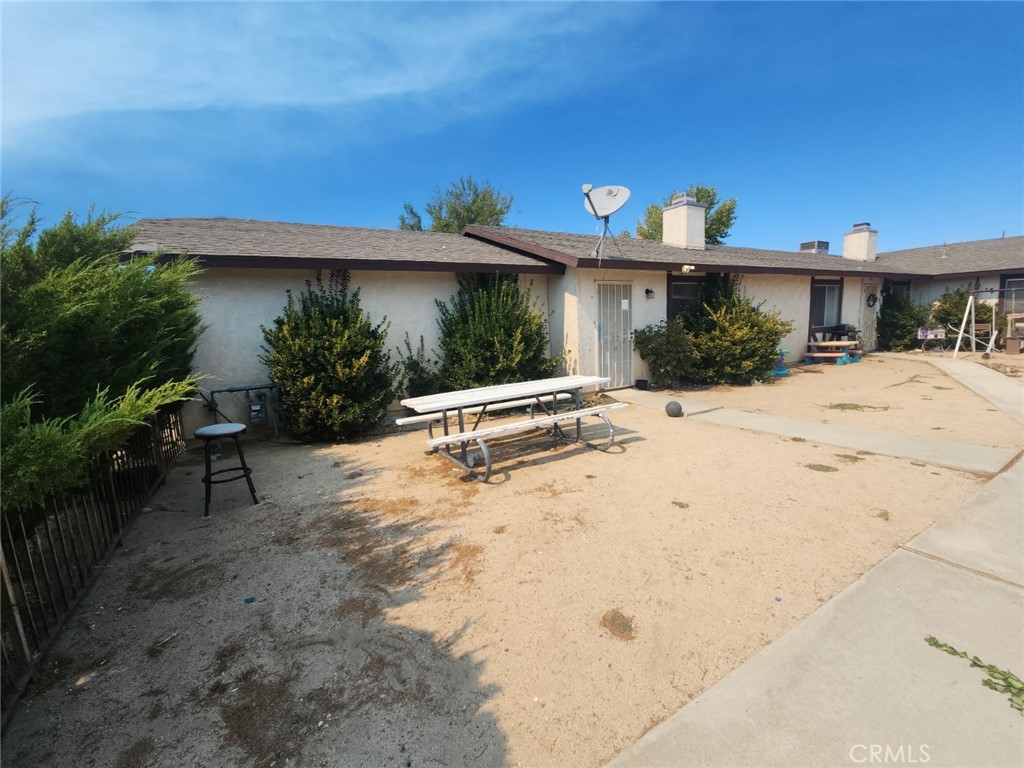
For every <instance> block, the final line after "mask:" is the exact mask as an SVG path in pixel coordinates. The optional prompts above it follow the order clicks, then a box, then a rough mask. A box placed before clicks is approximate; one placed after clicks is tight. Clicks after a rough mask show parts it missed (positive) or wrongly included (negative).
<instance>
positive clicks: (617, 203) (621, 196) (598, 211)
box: [582, 184, 629, 268]
mask: <svg viewBox="0 0 1024 768" xmlns="http://www.w3.org/2000/svg"><path fill="white" fill-rule="evenodd" d="M582 189H583V207H584V208H586V209H587V213H589V214H590V215H591V216H595V217H597V218H598V219H601V221H603V222H604V230H603V231H602V232H601V238H600V239H599V240H598V241H597V246H596V247H595V248H594V250H593V251H592V252H591V254H590V255H591V257H592V258H595V259H597V266H598V267H599V268H600V266H601V246H602V245H603V244H604V238H605V236H606V235H607V234H608V220H609V219H610V218H611V215H612V214H613V213H615V212H616V211H618V210H619V209H620V208H622V206H624V205H625V204H626V201H628V200H629V190H628V189H626V188H625V187H614V186H612V187H598V188H597V189H594V185H593V184H584V185H583V187H582ZM613 242H614V238H613ZM615 248H616V250H618V252H619V256H622V249H621V248H619V244H618V243H615Z"/></svg>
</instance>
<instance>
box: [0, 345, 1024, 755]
mask: <svg viewBox="0 0 1024 768" xmlns="http://www.w3.org/2000/svg"><path fill="white" fill-rule="evenodd" d="M876 359H877V362H876V361H875V360H876ZM681 396H683V397H693V398H694V399H698V400H701V401H711V400H715V401H720V402H722V403H723V404H726V405H728V406H729V407H731V408H738V409H745V410H752V411H753V410H756V411H760V412H769V413H777V414H781V415H787V416H793V417H797V418H804V419H809V420H817V421H829V422H834V423H843V424H856V425H860V426H865V427H870V428H876V429H879V430H883V431H886V432H892V433H895V434H909V435H926V436H928V437H933V438H936V439H948V440H958V441H964V442H976V443H979V444H986V445H996V446H1020V447H1024V436H1022V431H1021V428H1020V425H1017V424H1013V423H1011V422H1010V421H1009V419H1007V418H1006V417H1005V416H1002V415H1001V414H998V413H995V412H993V411H992V410H991V407H990V406H989V404H988V403H987V402H985V401H984V400H982V399H980V398H979V397H977V396H975V395H974V394H973V393H971V392H969V391H967V390H965V389H964V388H962V387H961V386H960V385H958V384H957V383H956V382H954V381H952V380H950V379H948V378H947V377H945V376H944V375H943V374H941V373H939V372H938V371H937V370H936V369H935V368H933V367H931V366H930V365H928V364H927V363H924V362H920V361H917V360H905V359H895V358H887V359H885V361H884V362H882V358H873V357H872V356H869V357H868V358H867V359H866V360H865V361H864V362H862V363H860V364H858V365H850V366H842V367H836V366H816V367H815V368H814V369H813V372H812V371H810V370H808V371H801V372H799V373H794V374H793V375H792V376H790V377H788V378H787V379H785V380H783V381H781V382H780V383H779V384H777V385H771V386H763V387H753V388H742V389H740V388H737V389H728V388H719V389H715V390H709V391H703V392H699V393H698V392H692V393H682V395H681ZM834 403H854V404H859V405H861V406H870V407H863V408H839V409H835V408H830V407H829V405H830V404H834ZM613 416H614V421H615V423H616V424H617V426H619V427H620V438H619V445H618V447H617V448H616V449H613V450H611V451H608V452H598V451H593V450H589V449H586V448H583V447H579V446H572V445H554V444H553V443H552V441H551V439H550V438H549V437H547V436H544V435H536V436H529V437H523V436H520V437H517V438H515V439H510V440H507V441H503V442H502V443H496V444H495V445H494V447H493V454H494V455H495V457H496V461H497V465H498V471H497V472H496V476H495V477H494V478H493V479H492V483H491V484H489V485H487V486H484V485H482V484H480V483H478V482H475V481H467V480H466V479H464V478H463V477H462V475H461V474H460V472H459V471H458V470H457V469H456V468H454V467H452V466H451V465H449V464H447V463H446V462H444V461H443V460H442V459H440V458H439V457H437V456H432V455H429V454H428V453H427V452H426V443H425V440H424V437H425V433H424V432H409V433H400V434H391V435H387V436H381V437H378V438H373V439H369V440H365V441H362V442H359V443H353V444H345V445H336V446H328V447H322V446H321V447H316V446H289V445H279V444H273V443H267V442H259V441H250V442H249V443H248V447H247V457H248V459H249V461H250V464H251V465H252V466H254V467H255V469H256V472H255V475H254V479H255V482H256V486H257V490H258V491H259V493H260V496H261V503H260V504H259V505H258V506H252V505H251V504H250V503H249V500H248V498H247V495H246V490H245V485H244V483H235V484H230V485H223V486H219V487H217V488H215V496H214V505H213V513H212V515H211V517H210V518H208V519H204V518H203V517H202V494H203V491H202V485H201V482H200V477H201V474H202V468H201V454H200V453H199V452H198V450H196V449H195V448H193V449H192V450H191V451H190V452H189V453H188V454H187V455H186V456H185V457H184V458H183V459H182V461H181V462H180V463H179V465H178V466H177V467H176V468H175V469H174V470H173V471H172V472H171V474H170V475H169V477H168V480H167V482H166V484H165V486H164V487H163V488H162V489H161V490H160V491H159V492H158V493H157V495H156V496H155V497H154V499H153V500H152V502H151V504H150V507H149V508H148V511H146V512H145V513H143V514H142V515H141V516H140V517H139V518H138V519H137V520H136V521H135V523H134V524H133V526H132V527H131V529H130V531H129V532H128V534H127V538H126V542H125V544H126V547H125V548H124V549H123V550H119V551H118V552H117V553H116V554H115V555H114V556H113V557H112V558H111V560H110V562H109V564H108V565H107V567H106V569H105V571H106V572H105V573H104V574H103V575H102V576H101V577H100V579H99V580H98V581H97V583H96V585H95V587H94V588H93V590H92V591H91V593H90V594H89V595H88V596H87V597H86V599H85V600H84V601H83V603H82V604H81V605H80V606H79V609H78V610H77V611H76V612H75V614H73V616H72V617H71V618H70V620H69V622H68V624H67V628H66V631H65V632H64V634H63V636H62V637H61V638H60V639H59V641H58V642H57V643H56V644H55V646H54V648H53V649H52V651H51V653H50V654H49V655H48V657H47V659H46V660H45V662H44V663H43V664H42V666H41V672H40V674H39V676H38V679H37V680H36V681H35V683H34V684H33V685H32V687H31V689H30V690H29V691H28V692H27V694H26V696H25V697H24V699H23V700H22V702H21V705H20V709H19V711H17V712H16V713H15V715H14V717H13V718H12V720H11V722H10V724H9V727H8V728H7V729H6V732H5V733H4V737H3V762H4V765H5V766H11V767H12V768H14V767H15V766H19V767H20V766H45V765H55V766H56V765H59V766H67V765H76V766H116V767H117V768H142V767H143V766H221V765H224V766H232V765H256V766H283V765H303V766H306V765H308V766H363V765H365V766H378V765H393V766H408V767H409V768H411V767H412V766H462V765H465V766H502V765H510V766H512V765H522V766H599V765H601V764H603V762H605V761H606V760H608V759H609V758H611V757H612V756H613V755H615V754H616V753H617V752H618V751H619V750H621V749H622V748H624V747H625V746H627V745H628V744H630V743H632V742H633V741H635V740H636V739H637V738H639V737H640V736H641V735H642V734H643V733H644V732H645V731H647V730H648V729H649V728H650V727H651V726H653V725H654V724H656V723H657V722H659V721H661V720H662V719H664V718H665V717H667V716H668V715H670V714H671V713H672V712H674V711H675V710H676V709H678V708H679V707H681V706H683V705H685V704H686V703H687V702H688V701H689V700H691V699H692V698H694V697H695V696H697V695H698V694H699V693H700V692H702V691H703V690H705V689H706V688H708V687H709V686H711V685H713V684H714V683H715V682H716V681H717V680H719V679H721V678H722V677H723V676H724V675H726V674H728V672H729V671H731V670H732V669H734V668H735V667H736V666H738V665H739V664H740V663H742V662H743V661H744V660H745V659H747V658H748V657H749V656H750V655H751V654H753V653H754V652H755V651H757V650H758V649H759V648H760V647H762V646H764V645H765V644H766V643H769V642H771V641H772V640H773V639H774V638H776V637H778V636H779V635H780V634H782V633H783V632H785V631H786V630H787V629H789V628H791V627H792V626H794V625H795V624H796V623H797V622H799V621H800V620H801V619H802V618H804V617H805V616H807V615H808V614H809V613H811V612H812V611H814V610H815V608H817V607H818V606H819V605H820V604H821V603H823V602H824V601H826V600H828V599H829V598H831V597H832V596H833V595H835V594H836V593H837V592H839V591H840V590H842V589H843V588H844V587H846V586H848V585H849V584H850V583H852V582H853V581H855V580H856V579H857V578H858V577H859V576H860V575H861V574H863V573H864V572H865V571H866V570H867V569H869V568H871V567H872V566H873V565H874V564H876V563H877V562H878V561H880V560H881V559H882V558H884V557H885V556H886V555H888V554H889V553H890V552H892V551H893V550H894V549H896V548H897V547H899V546H900V545H901V544H902V543H904V542H906V541H907V540H908V539H910V538H911V537H912V536H914V535H915V534H916V533H918V532H919V531H921V530H923V529H924V528H926V527H927V526H928V525H929V524H930V523H931V522H932V521H934V520H935V519H937V518H939V517H941V516H943V515H945V514H947V513H949V512H951V511H952V510H953V509H955V508H956V507H957V506H958V505H959V504H960V502H961V501H963V500H964V499H965V498H966V497H968V496H969V495H970V494H972V493H974V492H975V491H976V490H978V488H979V487H980V485H981V484H982V483H983V482H984V481H985V479H986V478H985V477H983V476H978V475H972V474H969V473H965V472H959V471H955V470H951V469H945V468H940V467H935V466H929V465H924V464H921V463H919V462H911V461H909V460H903V459H897V458H888V457H883V456H877V455H871V454H858V453H856V452H850V451H846V450H843V449H839V448H835V447H831V446H828V445H824V444H815V443H811V442H806V441H800V440H793V439H789V438H783V437H778V436H771V435H763V434H757V433H752V432H748V431H744V430H739V429H732V428H728V427H722V426H716V425H713V424H710V423H702V422H700V421H699V420H698V419H671V418H669V417H667V416H666V415H665V413H664V412H663V411H661V410H658V409H655V408H648V407H641V406H631V407H630V408H628V409H625V410H623V411H619V412H616V413H615V414H613ZM591 432H592V433H593V434H594V435H595V436H596V433H597V430H596V428H594V429H592V430H591ZM231 458H232V457H231V456H230V455H225V457H224V459H223V461H224V462H225V463H226V462H227V461H229V460H230V459H231ZM247 598H252V600H249V601H247Z"/></svg>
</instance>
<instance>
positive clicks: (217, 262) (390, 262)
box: [127, 251, 565, 275]
mask: <svg viewBox="0 0 1024 768" xmlns="http://www.w3.org/2000/svg"><path fill="white" fill-rule="evenodd" d="M127 255H128V256H153V255H154V253H153V252H151V251H132V252H130V253H129V254H127ZM181 255H182V254H177V253H170V252H167V251H161V252H160V253H158V254H156V256H157V260H158V261H160V262H166V261H170V260H172V259H175V258H178V257H179V256H181ZM187 255H188V256H189V257H190V258H195V259H196V260H197V261H198V262H199V266H200V267H203V268H204V269H347V270H349V271H356V270H363V271H373V272H453V273H454V272H478V273H492V272H506V273H513V274H520V275H522V274H549V275H550V274H556V275H557V274H563V273H564V272H565V267H564V266H561V265H557V264H548V263H545V262H538V263H537V264H495V263H489V262H475V261H473V262H451V261H410V260H399V259H339V258H325V257H317V256H226V255H223V254H203V253H194V252H190V253H188V254H187Z"/></svg>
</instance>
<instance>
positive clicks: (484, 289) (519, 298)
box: [437, 274, 561, 389]
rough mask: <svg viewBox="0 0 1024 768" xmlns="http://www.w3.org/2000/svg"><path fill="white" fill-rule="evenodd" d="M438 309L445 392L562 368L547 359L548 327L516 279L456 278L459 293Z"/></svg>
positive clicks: (542, 374) (555, 360)
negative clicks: (457, 279)
mask: <svg viewBox="0 0 1024 768" xmlns="http://www.w3.org/2000/svg"><path fill="white" fill-rule="evenodd" d="M437 308H438V311H439V313H440V317H439V318H438V321H437V323H438V326H439V327H440V330H441V341H440V370H439V376H440V380H441V382H442V383H443V386H444V388H447V389H465V388H469V387H480V386H487V385H491V384H507V383H510V382H515V381H525V380H528V379H539V378H545V377H547V376H550V375H551V374H553V373H554V372H555V371H557V370H558V368H559V366H560V364H561V360H560V359H559V358H550V357H548V354H547V353H548V328H547V322H546V321H545V319H544V316H543V314H542V313H541V312H540V311H538V310H537V309H536V308H535V307H534V306H533V302H532V301H531V297H530V293H529V291H523V290H522V289H520V287H519V279H518V277H517V276H516V275H501V274H498V275H487V276H484V275H479V276H478V275H459V289H458V292H457V293H456V294H455V295H454V296H452V297H451V299H449V300H448V302H442V301H437Z"/></svg>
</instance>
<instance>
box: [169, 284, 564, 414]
mask: <svg viewBox="0 0 1024 768" xmlns="http://www.w3.org/2000/svg"><path fill="white" fill-rule="evenodd" d="M314 277H315V273H314V272H313V271H312V270H286V269H208V270H206V271H205V272H204V273H203V274H202V275H200V277H199V278H198V280H197V281H196V283H195V285H194V290H195V292H196V293H197V294H198V295H199V296H200V297H201V298H202V302H201V304H200V311H201V313H202V317H203V323H204V324H205V325H206V330H205V331H204V332H203V335H202V336H201V337H200V339H199V344H198V345H197V347H196V354H195V359H194V361H193V366H192V367H193V370H195V371H196V372H198V373H200V374H205V375H207V376H210V377H212V378H210V379H207V380H206V381H204V382H203V383H202V388H203V389H204V390H207V391H208V390H214V389H223V388H226V387H236V386H247V385H258V384H266V383H269V376H268V374H267V369H266V366H264V365H263V364H262V363H261V362H260V360H259V358H260V356H261V355H262V354H263V350H262V348H263V334H262V332H261V331H260V326H261V325H266V326H270V325H272V324H273V322H274V319H275V318H277V317H279V316H280V315H281V311H282V309H283V308H284V305H285V301H286V293H285V292H286V291H287V290H289V289H290V290H292V291H294V292H300V291H303V290H305V287H306V281H307V280H313V279H314ZM547 279H548V278H547V276H546V275H522V276H521V277H520V283H521V284H522V285H523V286H524V287H529V288H530V289H531V295H532V296H533V299H534V302H535V304H536V306H537V308H538V309H539V310H540V311H541V312H543V313H544V315H545V317H550V313H549V312H548V286H547ZM351 284H352V287H353V288H359V290H360V303H361V305H362V307H363V310H364V311H365V312H367V313H368V314H369V316H370V318H371V320H373V321H374V322H379V321H380V320H381V319H383V318H385V317H386V318H387V321H388V323H389V324H390V326H389V330H388V347H389V348H390V349H391V352H392V359H393V360H395V359H397V357H398V353H397V351H398V349H401V350H402V351H403V352H404V351H405V345H404V339H405V335H406V333H408V334H409V338H410V340H411V342H412V345H413V348H414V349H415V348H416V347H417V346H418V344H419V339H420V336H422V337H423V341H424V344H425V347H426V349H427V352H428V354H429V353H430V352H431V350H433V349H434V348H435V347H436V346H437V341H438V337H439V335H438V327H437V305H436V304H435V299H440V300H441V301H446V300H447V299H448V298H449V297H450V296H452V295H453V294H454V293H455V291H456V289H457V282H456V278H455V274H454V273H452V272H397V271H395V272H370V271H365V272H360V271H357V272H352V283H351ZM217 402H218V406H219V408H220V410H221V411H222V412H223V413H224V415H225V416H227V417H228V418H230V419H232V420H235V421H239V422H242V423H245V422H247V421H248V412H247V401H246V399H245V395H242V394H229V393H225V394H221V395H218V396H217ZM211 420H212V419H211V416H210V414H209V412H208V411H207V410H206V409H205V408H203V407H202V406H201V405H200V404H198V403H191V404H189V406H188V407H186V409H185V428H186V431H187V432H189V433H190V432H191V431H192V430H194V429H195V428H196V427H198V426H201V425H203V424H207V423H209V422H210V421H211Z"/></svg>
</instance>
